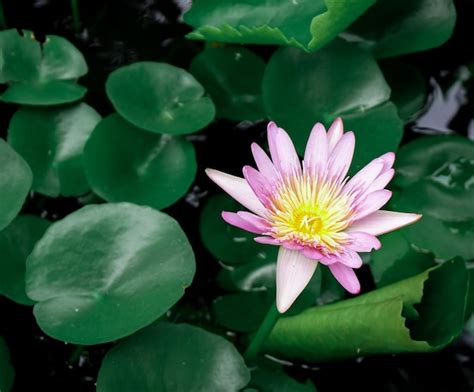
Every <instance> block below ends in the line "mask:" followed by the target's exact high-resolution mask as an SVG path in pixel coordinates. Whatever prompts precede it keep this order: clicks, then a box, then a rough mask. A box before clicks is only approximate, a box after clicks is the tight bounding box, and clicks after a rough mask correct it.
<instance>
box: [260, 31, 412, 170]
mask: <svg viewBox="0 0 474 392" xmlns="http://www.w3.org/2000/svg"><path fill="white" fill-rule="evenodd" d="M347 64H351V66H350V67H348V66H347ZM389 97H390V88H389V86H388V85H387V83H386V82H385V79H384V77H383V74H382V72H381V71H380V69H379V67H378V65H377V63H376V62H375V60H374V59H373V58H372V57H371V56H370V54H368V53H366V52H364V51H362V50H360V49H358V48H356V47H354V46H352V45H350V44H347V43H344V42H342V41H339V40H337V41H334V42H333V43H331V44H330V45H328V46H327V47H325V48H323V49H321V50H319V51H318V52H316V53H312V54H307V53H304V52H303V51H300V50H297V49H292V48H282V49H279V50H278V51H277V52H276V53H275V54H274V55H273V56H272V58H271V59H270V61H269V63H268V65H267V68H266V70H265V74H264V78H263V99H264V105H265V108H266V111H267V114H268V116H269V117H270V118H271V119H273V120H275V121H276V122H277V124H278V125H279V126H281V127H283V128H285V129H286V130H287V131H288V132H289V133H290V135H291V137H292V139H293V141H294V142H295V145H296V148H297V150H298V152H299V153H300V154H302V153H303V151H304V148H305V145H306V142H307V138H308V136H309V133H310V131H311V128H312V127H313V125H314V124H315V123H316V122H323V123H325V124H326V125H330V123H331V122H332V121H333V120H334V119H335V118H336V117H338V116H341V117H342V118H343V120H346V126H345V128H346V129H350V130H353V131H354V132H356V137H357V143H356V152H355V157H354V167H361V166H362V165H363V164H365V163H367V162H368V161H369V160H371V159H373V158H375V157H376V156H377V155H380V154H382V153H385V152H387V151H394V150H396V148H397V146H398V143H399V142H400V139H401V135H402V131H403V124H402V121H401V120H400V118H399V117H398V114H397V111H396V108H395V107H394V105H393V104H392V103H391V102H389V101H388V99H389ZM289 103H291V104H289ZM359 137H360V138H359Z"/></svg>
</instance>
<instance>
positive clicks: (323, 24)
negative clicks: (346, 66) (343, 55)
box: [308, 0, 376, 51]
mask: <svg viewBox="0 0 474 392" xmlns="http://www.w3.org/2000/svg"><path fill="white" fill-rule="evenodd" d="M324 2H325V3H326V7H327V11H326V12H324V13H322V14H321V15H318V16H316V17H314V18H313V20H312V23H311V34H312V36H313V38H312V40H311V42H310V43H309V45H308V49H309V50H310V51H315V50H318V49H320V48H321V47H323V46H324V45H326V44H327V43H329V42H330V41H331V40H332V39H334V38H335V37H336V36H337V35H339V33H341V32H342V31H344V30H345V29H346V28H347V27H348V26H349V25H350V24H351V23H352V22H354V21H355V20H356V19H357V18H359V17H360V16H361V15H362V14H363V13H364V12H365V11H366V10H367V9H368V8H369V7H371V6H372V5H373V4H374V3H375V2H376V0H324Z"/></svg>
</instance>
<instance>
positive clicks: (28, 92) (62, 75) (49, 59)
mask: <svg viewBox="0 0 474 392" xmlns="http://www.w3.org/2000/svg"><path fill="white" fill-rule="evenodd" d="M0 48H1V51H2V57H3V63H4V64H3V67H2V68H1V69H0V83H9V87H8V89H7V90H6V91H5V92H4V93H3V95H2V97H1V98H2V100H3V101H5V102H11V103H18V104H23V105H57V104H63V103H69V102H74V101H77V100H78V99H80V98H82V97H83V96H84V94H85V92H86V89H85V88H84V87H82V86H79V85H77V84H76V82H75V80H76V79H77V78H79V77H81V76H83V75H85V74H86V73H87V70H88V69H87V64H86V62H85V60H84V57H83V56H82V54H81V52H80V51H79V50H77V48H76V47H74V45H72V44H71V43H70V42H69V41H67V40H66V39H64V38H62V37H58V36H55V35H49V36H46V41H45V43H44V44H43V45H42V46H41V44H40V43H39V42H38V41H36V39H35V37H34V34H33V33H32V32H30V31H27V30H25V31H24V32H23V35H20V34H18V32H17V31H16V30H14V29H12V30H5V31H2V32H0Z"/></svg>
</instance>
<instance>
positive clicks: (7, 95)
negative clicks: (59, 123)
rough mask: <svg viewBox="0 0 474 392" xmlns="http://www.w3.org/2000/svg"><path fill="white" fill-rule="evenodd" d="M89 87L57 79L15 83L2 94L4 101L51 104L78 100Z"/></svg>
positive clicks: (23, 103)
mask: <svg viewBox="0 0 474 392" xmlns="http://www.w3.org/2000/svg"><path fill="white" fill-rule="evenodd" d="M86 92H87V89H86V88H85V87H82V86H80V85H78V84H76V83H75V82H72V81H68V80H57V81H53V82H47V83H23V82H18V83H13V84H11V85H10V86H9V87H8V89H7V90H6V91H5V92H4V93H3V95H2V101H3V102H7V103H17V104H19V105H32V106H49V105H59V104H66V103H71V102H75V101H78V100H79V99H81V98H83V97H84V95H85V94H86Z"/></svg>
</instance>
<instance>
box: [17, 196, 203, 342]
mask: <svg viewBox="0 0 474 392" xmlns="http://www.w3.org/2000/svg"><path fill="white" fill-rule="evenodd" d="M194 270H195V264H194V255H193V251H192V248H191V246H190V245H189V242H188V240H187V238H186V236H185V234H184V232H183V231H182V229H181V228H180V226H179V225H178V223H177V222H176V221H175V220H174V219H172V218H171V217H169V216H168V215H166V214H164V213H161V212H159V211H156V210H154V209H152V208H149V207H140V206H137V205H134V204H129V203H117V204H101V205H91V206H86V207H83V208H81V209H80V210H79V211H76V212H74V213H72V214H70V215H68V216H67V217H66V218H64V219H63V220H61V221H58V222H55V223H54V224H52V225H51V226H50V228H49V229H48V230H47V231H46V233H45V235H44V236H43V238H41V240H40V241H39V242H38V243H37V244H36V246H35V248H34V250H33V253H32V254H31V255H30V256H29V257H28V260H27V263H26V292H27V294H28V296H29V297H30V298H31V299H33V300H34V301H37V302H38V303H37V304H36V305H35V307H34V314H35V317H36V321H37V322H38V325H39V326H40V328H41V329H42V330H43V331H44V332H45V333H47V334H48V335H50V336H52V337H54V338H56V339H60V340H63V341H66V342H72V343H76V344H98V343H103V342H110V341H113V340H116V339H119V338H122V337H124V336H127V335H130V334H131V333H133V332H135V331H137V330H138V329H140V328H143V327H144V326H146V325H148V324H150V323H151V322H153V321H154V320H156V319H157V318H158V317H160V316H161V315H162V314H164V313H165V312H166V311H167V310H168V309H169V308H170V307H171V306H172V305H173V304H175V303H176V301H178V299H179V298H180V297H181V296H182V295H183V293H184V289H185V288H186V287H187V286H189V284H190V283H191V280H192V278H193V275H194Z"/></svg>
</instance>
